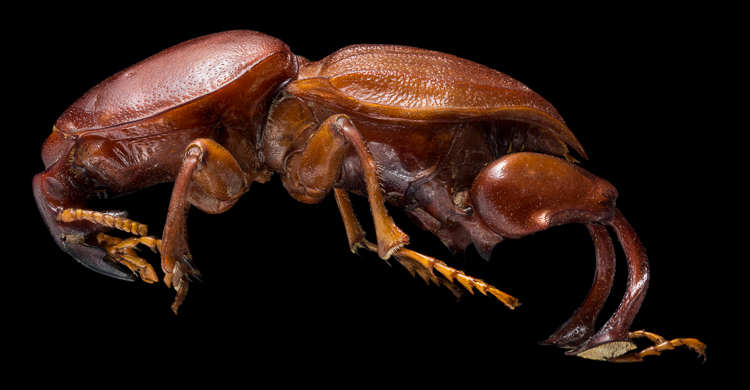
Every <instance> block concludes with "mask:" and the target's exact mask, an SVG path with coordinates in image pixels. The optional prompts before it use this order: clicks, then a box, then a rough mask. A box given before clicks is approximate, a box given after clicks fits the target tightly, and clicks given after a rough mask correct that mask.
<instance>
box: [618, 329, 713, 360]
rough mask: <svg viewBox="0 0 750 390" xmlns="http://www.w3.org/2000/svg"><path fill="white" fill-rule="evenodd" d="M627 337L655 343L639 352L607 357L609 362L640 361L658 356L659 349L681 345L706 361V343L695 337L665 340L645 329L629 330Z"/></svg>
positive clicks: (669, 348)
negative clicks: (645, 339) (641, 338)
mask: <svg viewBox="0 0 750 390" xmlns="http://www.w3.org/2000/svg"><path fill="white" fill-rule="evenodd" d="M628 337H630V338H631V339H634V338H639V337H645V338H647V339H649V340H650V341H651V342H653V343H654V344H655V345H652V346H650V347H648V348H645V349H643V350H642V351H640V352H631V353H628V354H625V355H621V356H618V357H615V358H613V359H609V361H610V362H615V363H632V362H642V361H643V358H644V357H646V356H659V355H661V351H671V350H673V349H675V347H683V346H684V347H688V348H690V349H692V350H693V351H695V352H697V353H698V355H699V356H702V357H703V361H704V362H705V361H706V344H703V343H702V342H700V341H698V340H696V339H683V338H679V339H674V340H670V341H667V340H666V339H664V338H663V337H661V336H659V335H658V334H655V333H651V332H646V331H645V330H638V331H635V332H630V333H629V334H628Z"/></svg>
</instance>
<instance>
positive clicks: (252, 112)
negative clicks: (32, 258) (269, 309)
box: [32, 31, 705, 362]
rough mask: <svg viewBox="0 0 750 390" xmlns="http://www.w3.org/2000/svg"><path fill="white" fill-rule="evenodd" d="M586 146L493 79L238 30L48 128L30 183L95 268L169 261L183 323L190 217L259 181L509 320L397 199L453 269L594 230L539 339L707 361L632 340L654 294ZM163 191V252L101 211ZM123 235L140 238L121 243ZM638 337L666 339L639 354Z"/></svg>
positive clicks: (121, 76)
mask: <svg viewBox="0 0 750 390" xmlns="http://www.w3.org/2000/svg"><path fill="white" fill-rule="evenodd" d="M573 152H575V153H577V154H578V155H579V156H581V157H583V158H586V157H587V156H586V152H585V151H584V149H583V146H582V145H581V144H580V142H579V141H578V139H577V138H576V137H575V135H574V134H573V133H572V132H571V131H570V129H569V128H568V127H567V125H566V124H565V122H564V120H563V119H562V117H561V116H560V115H559V113H558V112H557V111H556V110H555V108H554V107H553V106H552V105H551V104H550V103H549V102H547V101H546V100H545V99H543V98H542V97H541V96H539V95H538V94H536V93H535V92H533V91H531V90H530V89H529V88H528V87H526V86H525V85H523V84H521V83H520V82H518V81H517V80H515V79H512V78H511V77H509V76H507V75H505V74H502V73H500V72H497V71H495V70H492V69H490V68H487V67H485V66H483V65H479V64H476V63H474V62H471V61H468V60H465V59H462V58H458V57H455V56H451V55H448V54H444V53H439V52H434V51H429V50H423V49H417V48H412V47H404V46H395V45H355V46H350V47H346V48H343V49H341V50H339V51H337V52H335V53H333V54H331V55H330V56H328V57H326V58H324V59H322V60H320V61H316V62H313V61H310V60H308V59H306V58H303V57H300V56H296V55H294V54H293V53H292V52H291V51H290V49H289V47H288V46H287V45H286V44H284V43H283V42H281V41H280V40H278V39H276V38H273V37H270V36H268V35H265V34H262V33H259V32H253V31H229V32H224V33H218V34H212V35H209V36H204V37H200V38H196V39H193V40H190V41H187V42H184V43H182V44H179V45H176V46H174V47H172V48H169V49H167V50H164V51H162V52H160V53H158V54H156V55H155V56H152V57H150V58H148V59H146V60H144V61H142V62H140V63H138V64H136V65H133V66H131V67H130V68H127V69H125V70H123V71H121V72H119V73H117V74H116V75H114V76H112V77H110V78H109V79H107V80H105V81H104V82H102V83H100V84H99V85H97V86H95V87H94V88H92V89H91V90H89V91H88V92H87V93H86V94H84V95H83V96H82V97H81V98H80V99H79V100H77V101H76V102H75V103H74V104H73V105H72V106H71V107H70V108H69V109H68V110H66V111H65V112H64V113H63V114H62V116H61V117H60V118H59V119H58V120H57V122H56V123H55V125H54V127H53V132H52V134H51V135H50V136H49V137H48V138H47V140H46V141H45V143H44V145H43V147H42V160H43V162H44V164H45V171H44V172H42V173H39V174H37V175H36V176H34V178H33V181H32V187H33V191H34V196H35V199H36V202H37V206H38V208H39V210H40V213H41V214H42V217H43V219H44V221H45V223H46V225H47V227H48V229H49V231H50V232H51V234H52V236H53V239H54V240H55V242H56V243H57V245H58V246H59V247H60V248H61V249H62V250H63V251H65V252H66V253H68V254H69V255H71V256H72V257H73V258H74V259H76V260H77V261H78V262H80V263H81V264H83V265H84V266H86V267H88V268H90V269H92V270H94V271H96V272H99V273H102V274H105V275H108V276H112V277H115V278H118V279H123V280H135V279H136V278H137V277H139V278H140V279H142V280H144V281H146V282H150V283H152V282H156V281H158V280H159V277H158V276H157V274H156V271H155V270H154V269H153V267H152V266H151V265H150V264H149V263H148V262H147V261H146V260H145V259H143V258H141V257H139V256H138V255H137V253H136V252H135V251H134V249H136V248H137V247H138V246H139V245H144V246H147V247H149V248H151V249H153V250H155V251H158V252H159V253H160V256H161V269H162V271H163V272H164V274H165V275H164V278H163V280H164V282H165V283H166V284H167V286H169V287H173V288H174V289H175V290H176V292H177V296H176V298H175V302H174V303H173V305H172V310H173V311H174V312H175V313H177V310H178V308H179V307H180V305H181V304H182V302H183V300H184V299H185V297H186V294H187V291H188V286H189V284H190V282H191V281H193V280H199V279H200V276H201V275H200V272H199V271H198V269H197V267H196V265H195V261H194V260H193V258H192V255H191V253H190V249H189V245H188V237H187V215H188V210H189V209H190V208H191V206H195V207H197V208H199V209H200V210H202V211H204V212H207V213H213V214H217V213H222V212H224V211H227V210H228V209H230V208H231V207H232V206H233V205H234V204H235V203H236V202H237V201H238V200H239V198H240V197H241V196H242V195H243V194H244V193H245V192H247V191H248V189H249V187H250V185H251V183H252V182H258V183H265V182H267V181H268V180H269V179H270V178H271V176H272V175H273V174H276V173H278V174H279V176H280V178H281V181H282V183H283V185H284V187H285V188H286V190H287V191H288V193H289V194H290V195H291V196H292V197H293V198H295V199H297V200H298V201H301V202H303V203H311V204H312V203H318V202H320V201H322V199H324V198H325V197H327V196H328V195H329V194H330V193H331V192H333V196H334V197H335V199H336V202H337V205H338V207H339V211H340V214H341V217H342V219H343V221H344V226H345V230H346V234H347V238H348V241H349V245H350V248H351V250H352V251H353V252H357V251H358V250H366V251H373V252H377V254H378V256H379V257H381V258H383V259H389V258H392V259H395V260H396V261H397V262H398V263H400V264H401V265H403V266H404V267H406V268H407V269H408V270H409V271H410V272H411V273H412V275H419V276H420V277H421V278H423V279H424V280H426V281H431V282H434V283H436V284H438V285H441V286H445V287H447V288H448V289H450V290H451V291H452V292H453V293H454V294H456V295H460V294H462V293H463V292H464V291H469V292H473V290H474V289H476V290H478V291H479V292H481V293H482V294H484V295H488V294H489V295H492V296H494V297H495V298H497V299H498V300H499V301H500V302H502V303H503V304H504V305H506V306H507V307H509V308H511V309H513V308H515V307H517V306H518V305H519V302H518V300H517V299H516V298H514V297H513V296H511V295H509V294H507V293H505V292H503V291H501V290H500V289H498V288H496V287H494V286H491V285H489V284H487V283H485V282H484V281H482V280H480V279H477V278H474V277H471V276H469V275H466V274H465V273H463V272H462V271H459V270H457V269H455V268H452V267H449V266H448V265H447V264H446V263H444V262H442V261H440V260H438V259H435V258H432V257H429V256H425V255H423V254H421V253H417V252H415V251H412V250H410V249H408V248H407V247H406V245H408V244H409V236H408V235H406V234H405V233H404V232H403V231H401V229H399V228H398V226H396V224H395V223H394V222H393V220H392V219H391V217H390V216H389V215H388V211H387V210H386V208H385V203H386V202H388V203H390V204H393V205H395V206H398V207H400V208H402V209H403V210H404V212H405V213H406V214H407V215H408V216H409V217H410V218H411V220H412V221H414V223H415V224H416V225H417V226H419V227H420V228H422V229H424V230H427V231H430V232H432V233H433V234H435V235H436V236H437V237H438V238H439V239H440V240H441V241H442V242H443V243H444V244H445V245H446V246H447V247H448V248H449V249H450V250H451V252H453V253H454V254H455V255H456V257H461V256H463V253H464V251H465V250H466V248H467V247H468V246H470V245H473V246H474V247H475V248H476V250H477V252H478V253H479V254H480V256H482V257H483V258H485V259H488V258H489V256H490V253H491V251H492V250H493V248H494V247H495V245H497V244H498V243H500V242H502V241H504V240H507V239H518V238H521V237H524V236H527V235H530V234H533V233H536V232H539V231H542V230H545V229H547V228H549V227H552V226H557V225H562V224H567V223H581V224H583V225H584V226H586V228H587V229H588V231H589V233H590V235H591V236H592V238H593V240H594V244H595V250H596V278H595V282H594V284H593V286H592V288H591V290H590V292H589V295H588V296H587V298H586V299H585V300H584V302H583V303H582V305H581V307H580V308H579V309H578V310H577V311H576V312H575V313H574V314H573V315H572V317H571V318H570V319H569V320H568V321H567V322H566V323H564V324H563V325H562V326H561V327H559V328H558V329H557V330H556V331H555V332H554V333H553V334H552V335H551V336H550V337H549V338H548V339H546V340H545V341H543V342H542V343H543V344H548V345H553V346H557V347H562V348H568V349H571V351H569V352H567V354H569V355H575V356H580V357H584V358H589V359H595V360H608V361H617V362H624V361H641V360H642V358H643V357H645V356H649V355H658V354H659V353H660V351H664V350H669V349H673V348H674V347H676V346H682V345H684V346H687V347H689V348H691V349H693V350H695V351H697V352H698V353H699V354H700V355H702V356H704V357H705V345H704V344H703V343H701V342H700V341H698V340H696V339H690V338H679V339H674V340H671V341H667V340H665V339H663V338H662V337H661V336H658V335H656V334H653V333H650V332H645V331H636V332H630V331H629V327H630V325H631V324H632V322H633V319H634V317H635V315H636V314H637V312H638V310H639V308H640V305H641V303H642V301H643V298H644V294H645V291H646V289H647V287H648V283H649V268H648V260H647V257H646V254H645V249H644V248H643V245H642V244H641V242H640V239H639V238H638V236H637V234H636V233H635V231H634V230H633V228H632V227H631V226H630V224H629V223H628V222H627V220H626V219H625V217H624V216H623V215H622V213H621V212H620V211H619V210H618V209H617V207H616V205H615V200H616V198H617V195H618V194H617V190H616V189H615V188H614V187H613V186H612V185H611V184H610V183H608V182H607V181H605V180H603V179H601V178H598V177H596V176H594V175H593V174H591V173H589V172H588V171H585V170H584V169H582V168H580V167H579V166H578V165H577V164H576V163H577V161H576V159H575V158H574V157H573V155H572V153H573ZM162 182H174V189H173V191H172V197H171V199H170V204H169V208H168V214H167V220H166V223H165V228H164V231H163V234H162V237H161V239H159V238H158V237H156V236H150V235H149V234H148V230H147V226H146V225H145V224H142V223H139V222H136V221H133V220H130V219H128V218H127V212H124V211H97V210H92V209H91V208H90V206H88V205H89V203H90V201H91V200H92V199H94V198H97V197H99V198H102V197H104V198H108V197H116V196H121V195H126V194H129V193H132V192H135V191H138V190H140V189H142V188H145V187H148V186H151V185H154V184H157V183H162ZM349 193H353V194H357V195H362V196H364V197H366V198H367V200H368V202H369V205H370V208H371V212H372V217H373V221H374V224H375V233H376V239H377V240H376V241H375V242H370V241H368V240H366V239H365V233H364V229H362V227H361V226H360V224H359V223H358V221H357V218H356V216H355V214H354V212H353V209H352V205H351V201H350V199H349ZM607 226H608V227H610V228H612V229H613V230H614V232H615V233H616V235H617V237H618V239H619V241H620V242H621V244H622V246H623V249H624V251H625V254H626V257H627V261H628V270H629V278H628V285H627V292H626V294H625V297H624V298H623V300H622V302H621V303H620V306H619V307H618V309H617V310H616V312H615V313H614V314H613V315H612V317H611V318H610V320H609V321H607V323H606V324H605V325H604V326H603V327H602V328H601V329H600V330H599V331H598V332H597V331H596V329H595V326H594V325H595V321H596V318H597V316H598V314H599V311H600V310H601V308H602V306H603V305H604V302H605V300H606V298H607V296H608V294H609V291H610V288H611V285H612V281H613V269H614V262H615V254H614V249H613V244H612V241H611V239H610V237H609V233H608V231H607ZM113 229H116V230H121V231H124V232H126V233H129V234H131V235H132V237H129V238H126V239H123V238H119V237H116V236H114V235H111V234H108V233H109V232H110V230H113ZM436 271H437V272H436ZM638 337H646V338H648V339H650V340H651V341H653V342H654V343H655V345H654V346H652V347H648V348H646V349H644V350H642V351H639V352H631V351H632V350H633V349H635V348H636V346H635V344H634V343H633V341H632V339H633V338H638Z"/></svg>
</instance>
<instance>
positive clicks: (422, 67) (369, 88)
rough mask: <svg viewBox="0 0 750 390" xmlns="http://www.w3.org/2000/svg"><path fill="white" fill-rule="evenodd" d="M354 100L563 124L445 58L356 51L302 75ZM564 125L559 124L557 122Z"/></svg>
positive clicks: (370, 48)
mask: <svg viewBox="0 0 750 390" xmlns="http://www.w3.org/2000/svg"><path fill="white" fill-rule="evenodd" d="M314 76H325V77H328V78H329V79H330V82H331V84H332V85H333V87H334V88H336V89H338V90H339V91H341V92H342V93H343V94H345V95H347V96H349V97H352V98H354V99H357V100H361V101H365V102H369V103H373V104H379V105H385V106H391V107H400V108H412V109H414V108H417V109H418V108H455V109H458V108H463V109H492V108H497V107H514V106H525V107H530V108H535V109H537V110H540V111H542V112H544V113H546V114H548V115H550V116H552V117H554V118H555V119H557V120H558V121H560V122H563V120H562V118H561V117H560V115H559V114H558V113H557V110H555V108H554V107H552V105H551V104H549V103H548V102H547V101H545V100H544V99H542V98H541V97H540V96H538V95H537V94H536V93H535V92H533V91H531V90H530V89H529V88H528V87H527V86H526V85H524V84H522V83H521V82H519V81H517V80H515V79H513V78H511V77H509V76H507V75H505V74H503V73H501V72H498V71H496V70H494V69H491V68H488V67H486V66H484V65H481V64H477V63H475V62H472V61H469V60H465V59H463V58H459V57H455V56H452V55H449V54H445V53H440V52H435V51H431V50H424V49H418V48H412V47H406V46H395V45H356V46H350V47H347V48H344V49H341V50H339V51H338V52H336V53H334V54H333V55H331V56H329V57H327V58H326V59H324V60H322V61H320V62H318V63H314V64H312V65H311V66H310V67H309V68H308V69H303V70H302V72H301V73H300V78H305V77H314ZM563 123H564V122H563Z"/></svg>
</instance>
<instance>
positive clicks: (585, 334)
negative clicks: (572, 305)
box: [539, 223, 615, 348]
mask: <svg viewBox="0 0 750 390" xmlns="http://www.w3.org/2000/svg"><path fill="white" fill-rule="evenodd" d="M586 228H587V229H588V230H589V233H591V238H592V239H593V241H594V246H595V248H596V275H595V276H594V283H593V284H592V285H591V290H589V293H588V295H587V296H586V299H585V300H584V301H583V303H582V304H581V306H580V307H579V308H578V309H577V310H576V311H575V312H574V313H573V315H572V316H571V317H570V319H569V320H568V321H566V322H565V323H564V324H563V325H561V326H560V327H559V328H558V329H557V330H556V331H555V333H553V334H552V336H550V337H549V338H547V339H546V340H544V341H542V342H540V343H539V344H541V345H553V346H556V347H561V348H576V347H577V346H579V345H580V344H581V343H583V342H584V341H586V340H587V339H589V338H590V337H591V336H593V335H594V331H595V329H594V326H595V324H596V319H597V317H598V316H599V312H600V311H601V310H602V307H603V306H604V302H605V301H606V300H607V296H608V295H609V291H610V289H611V288H612V282H613V280H614V276H615V250H614V246H613V245H612V239H611V238H610V236H609V233H608V232H607V228H606V227H604V226H602V225H596V224H591V223H587V224H586Z"/></svg>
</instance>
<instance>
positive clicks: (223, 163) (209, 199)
mask: <svg viewBox="0 0 750 390" xmlns="http://www.w3.org/2000/svg"><path fill="white" fill-rule="evenodd" d="M247 177H254V176H248V175H246V174H245V173H244V172H243V171H242V169H241V168H240V165H239V163H238V162H237V161H236V160H235V159H234V157H232V155H231V154H230V153H229V152H228V151H227V150H226V149H224V147H222V146H221V145H219V144H218V143H216V142H215V141H212V140H209V139H198V140H196V141H193V143H191V144H190V145H188V147H187V149H186V151H185V157H184V160H183V163H182V167H181V168H180V172H179V174H178V175H177V179H176V180H175V184H174V189H173V190H172V198H171V200H170V202H169V211H168V213H167V221H166V224H165V226H164V235H163V237H162V244H161V266H162V270H163V271H164V272H165V276H164V282H165V283H166V284H167V286H168V287H174V289H175V290H176V291H177V297H176V298H175V301H174V303H173V304H172V310H173V311H174V312H175V314H177V309H178V308H179V307H180V305H181V304H182V301H183V300H184V299H185V295H186V294H187V290H188V286H189V284H190V281H191V280H193V279H198V280H200V272H199V271H198V269H197V268H196V267H195V265H194V264H193V256H192V255H191V254H190V246H189V244H188V235H187V216H188V211H189V210H190V205H194V206H196V207H198V208H199V209H201V210H202V211H204V212H207V213H212V214H218V213H221V212H224V211H226V210H228V209H229V208H231V207H232V206H233V205H234V204H235V203H236V202H237V200H239V198H240V196H242V194H244V193H245V192H247V190H248V187H249V185H250V181H249V180H247V179H246V178H247Z"/></svg>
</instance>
